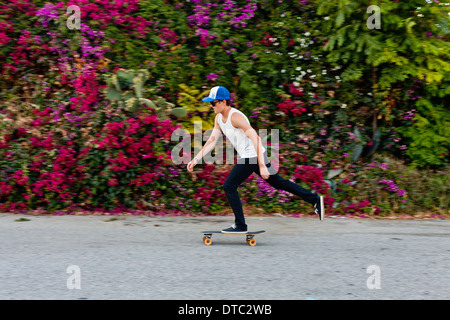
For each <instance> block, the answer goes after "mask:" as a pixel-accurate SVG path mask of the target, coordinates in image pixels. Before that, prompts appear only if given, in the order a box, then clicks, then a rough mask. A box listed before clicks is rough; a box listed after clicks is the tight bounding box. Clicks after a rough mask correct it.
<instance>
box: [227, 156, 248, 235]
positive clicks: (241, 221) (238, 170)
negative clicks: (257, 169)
mask: <svg viewBox="0 0 450 320" xmlns="http://www.w3.org/2000/svg"><path fill="white" fill-rule="evenodd" d="M252 173H253V167H252V166H251V165H249V164H239V163H238V164H236V165H235V166H234V168H233V169H232V170H231V172H230V174H229V176H228V178H227V180H225V183H224V185H223V190H224V191H225V194H226V196H227V199H228V203H229V204H230V207H231V209H233V213H234V216H235V224H236V226H237V227H238V228H240V229H243V230H247V225H246V224H245V218H244V211H243V209H242V203H241V199H240V197H239V193H238V191H237V188H238V187H239V185H241V183H242V182H244V181H245V179H247V178H248V177H249V176H250V175H251V174H252Z"/></svg>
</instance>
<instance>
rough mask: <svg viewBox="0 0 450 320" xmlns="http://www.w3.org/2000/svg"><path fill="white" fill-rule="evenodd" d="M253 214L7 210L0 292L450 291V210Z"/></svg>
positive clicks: (31, 295)
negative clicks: (209, 237) (426, 216)
mask: <svg viewBox="0 0 450 320" xmlns="http://www.w3.org/2000/svg"><path fill="white" fill-rule="evenodd" d="M20 218H28V219H30V221H22V222H19V221H16V220H17V219H20ZM247 221H248V224H249V226H250V227H251V229H252V230H259V229H265V230H266V231H267V232H266V233H265V234H263V235H260V236H257V237H256V238H255V239H256V240H257V241H258V244H257V245H256V246H255V247H250V246H248V245H247V244H246V243H245V241H244V237H243V236H236V235H217V236H213V241H214V242H213V245H212V246H209V247H207V246H205V245H204V244H203V242H202V235H201V234H200V231H201V230H205V229H220V228H222V227H227V226H229V225H230V224H231V223H232V217H193V218H188V217H123V218H120V219H119V220H111V217H108V216H25V215H9V214H0V299H295V300H297V299H298V300H304V299H321V300H322V299H450V221H444V220H428V221H406V220H402V221H392V220H364V219H339V218H329V219H325V220H324V221H322V222H321V221H319V220H318V219H313V218H285V217H250V218H248V220H247ZM69 266H75V267H72V268H73V269H70V268H69ZM68 268H69V273H67V271H68ZM68 280H69V281H68ZM68 282H69V283H68ZM78 285H80V289H77V286H78ZM68 287H74V288H73V289H69V288H68ZM369 287H370V288H373V289H369Z"/></svg>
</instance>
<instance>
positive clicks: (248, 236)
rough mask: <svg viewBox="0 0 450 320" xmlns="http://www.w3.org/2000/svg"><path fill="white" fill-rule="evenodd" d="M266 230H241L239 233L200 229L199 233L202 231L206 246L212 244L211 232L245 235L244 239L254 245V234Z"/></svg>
mask: <svg viewBox="0 0 450 320" xmlns="http://www.w3.org/2000/svg"><path fill="white" fill-rule="evenodd" d="M264 232H266V231H265V230H260V231H247V232H241V233H229V232H222V231H201V233H203V235H204V236H203V243H204V244H205V245H207V246H210V245H211V244H212V240H211V238H212V235H213V234H216V233H218V234H234V235H245V238H246V241H247V243H248V244H249V245H250V246H252V247H254V246H255V245H256V240H255V239H253V238H254V237H255V235H257V234H261V233H264Z"/></svg>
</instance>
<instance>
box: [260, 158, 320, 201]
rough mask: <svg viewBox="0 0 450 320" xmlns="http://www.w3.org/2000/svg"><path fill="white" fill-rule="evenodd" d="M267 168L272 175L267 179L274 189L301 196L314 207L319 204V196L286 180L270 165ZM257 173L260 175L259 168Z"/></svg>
mask: <svg viewBox="0 0 450 320" xmlns="http://www.w3.org/2000/svg"><path fill="white" fill-rule="evenodd" d="M266 166H267V168H268V169H269V173H270V176H269V179H267V180H266V181H267V182H268V183H269V184H270V185H271V186H272V187H274V188H275V189H278V190H284V191H287V192H290V193H292V194H295V195H296V196H299V197H300V198H302V199H303V200H304V201H306V202H308V203H310V204H312V205H313V206H314V205H315V204H316V203H317V202H318V199H319V196H318V195H317V194H316V193H312V192H311V191H309V190H307V189H305V188H302V187H301V186H299V185H298V184H296V183H294V182H292V181H290V180H286V179H284V178H282V177H281V176H280V175H279V174H278V173H277V172H276V171H275V169H274V168H273V167H272V166H271V164H270V163H268V164H266ZM255 173H257V174H258V175H260V173H259V168H257V170H256V171H255Z"/></svg>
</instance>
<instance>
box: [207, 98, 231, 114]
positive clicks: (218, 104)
mask: <svg viewBox="0 0 450 320" xmlns="http://www.w3.org/2000/svg"><path fill="white" fill-rule="evenodd" d="M210 103H211V108H213V109H214V113H219V112H222V110H223V108H224V107H225V106H226V105H227V103H226V102H225V100H214V101H211V102H210Z"/></svg>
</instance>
